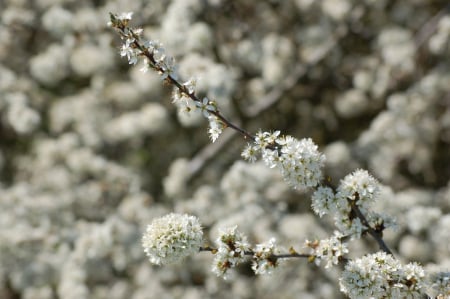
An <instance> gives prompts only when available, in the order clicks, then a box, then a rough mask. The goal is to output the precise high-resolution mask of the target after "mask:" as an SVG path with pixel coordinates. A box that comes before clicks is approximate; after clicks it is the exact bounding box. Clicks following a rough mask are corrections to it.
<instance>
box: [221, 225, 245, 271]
mask: <svg viewBox="0 0 450 299" xmlns="http://www.w3.org/2000/svg"><path fill="white" fill-rule="evenodd" d="M216 243H217V252H216V254H215V258H214V262H213V267H212V271H213V272H214V273H216V274H217V276H220V277H223V278H224V279H227V278H228V277H229V275H230V272H229V270H230V269H231V268H234V267H236V266H237V265H238V264H239V263H242V262H243V261H244V260H245V253H246V252H248V251H249V250H250V244H249V243H248V242H247V237H246V236H245V235H244V234H242V233H241V232H239V231H238V230H237V226H234V227H230V228H226V229H224V230H221V231H220V236H219V237H218V238H217V241H216Z"/></svg>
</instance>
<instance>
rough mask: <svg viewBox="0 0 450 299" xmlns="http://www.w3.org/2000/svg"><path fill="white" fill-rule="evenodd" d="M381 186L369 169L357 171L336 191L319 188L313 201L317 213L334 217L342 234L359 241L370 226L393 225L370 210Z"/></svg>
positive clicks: (384, 226)
mask: <svg viewBox="0 0 450 299" xmlns="http://www.w3.org/2000/svg"><path fill="white" fill-rule="evenodd" d="M379 189H380V186H379V183H378V181H377V180H376V179H375V178H374V177H372V176H371V175H370V174H369V173H368V172H367V171H366V170H362V169H358V170H356V171H354V172H353V173H351V174H349V175H347V176H346V177H345V178H344V179H343V180H341V182H340V184H339V186H338V188H337V190H336V192H334V191H333V189H332V188H330V187H323V186H320V187H318V188H317V189H316V190H315V191H314V193H313V195H312V197H311V199H312V204H311V205H312V209H313V211H314V213H316V214H317V215H319V216H320V217H322V216H323V215H326V214H331V215H333V217H334V221H335V225H336V227H337V228H338V229H339V231H340V232H341V233H342V234H343V235H345V236H349V237H351V238H359V237H360V236H361V233H362V232H363V231H365V230H367V229H368V227H367V224H370V225H372V224H373V225H375V226H373V228H375V227H376V225H379V226H380V227H381V226H382V227H383V228H386V227H388V226H389V225H391V224H393V221H392V220H391V219H390V218H389V217H388V216H385V215H381V214H377V213H374V212H372V211H370V206H371V204H373V203H374V202H375V200H376V199H377V197H378V193H379ZM355 208H357V209H358V210H359V211H360V212H361V213H362V214H363V215H364V216H365V218H366V220H367V223H366V224H364V223H362V219H361V218H360V217H358V215H355V212H356V211H355Z"/></svg>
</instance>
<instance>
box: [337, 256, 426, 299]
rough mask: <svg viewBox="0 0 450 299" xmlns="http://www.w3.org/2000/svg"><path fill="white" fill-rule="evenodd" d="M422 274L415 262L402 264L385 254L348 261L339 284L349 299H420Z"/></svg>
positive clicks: (422, 282)
mask: <svg viewBox="0 0 450 299" xmlns="http://www.w3.org/2000/svg"><path fill="white" fill-rule="evenodd" d="M424 276H425V274H424V271H423V269H422V267H421V266H419V265H418V264H416V263H411V264H408V265H402V264H401V263H400V262H399V261H398V260H396V259H395V258H394V257H393V256H392V255H390V254H387V253H385V252H377V253H375V254H369V255H366V256H364V257H362V258H360V259H356V260H353V261H350V262H349V263H348V264H347V265H346V266H345V270H344V271H343V272H342V277H341V279H340V281H339V283H340V286H341V291H343V292H344V293H345V294H347V295H348V296H349V297H350V298H423V297H424V295H425V288H424Z"/></svg>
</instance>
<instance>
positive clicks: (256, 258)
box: [252, 238, 280, 274]
mask: <svg viewBox="0 0 450 299" xmlns="http://www.w3.org/2000/svg"><path fill="white" fill-rule="evenodd" d="M279 253H280V250H279V249H278V248H277V247H276V245H275V239H274V238H272V239H270V240H269V242H267V243H263V244H257V245H256V248H255V249H254V250H253V264H252V269H253V271H254V272H255V274H272V273H273V270H274V269H275V268H277V267H278V266H279V264H280V259H278V258H276V257H274V255H276V254H279Z"/></svg>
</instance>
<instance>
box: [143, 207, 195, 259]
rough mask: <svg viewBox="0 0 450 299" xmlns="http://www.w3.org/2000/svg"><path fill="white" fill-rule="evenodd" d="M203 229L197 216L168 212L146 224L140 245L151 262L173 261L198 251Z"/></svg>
mask: <svg viewBox="0 0 450 299" xmlns="http://www.w3.org/2000/svg"><path fill="white" fill-rule="evenodd" d="M202 243H203V231H202V227H201V225H200V222H199V220H198V218H197V217H195V216H189V215H186V214H184V215H181V214H175V213H172V214H168V215H166V216H164V217H161V218H157V219H155V220H153V222H152V223H151V224H150V225H148V226H147V230H146V232H145V233H144V235H143V237H142V246H143V247H144V251H145V253H146V255H147V256H148V258H149V260H150V262H151V263H153V264H156V265H162V264H170V263H175V262H178V261H180V260H182V259H183V258H185V257H187V256H190V255H192V254H194V253H196V252H198V251H199V249H200V247H201V245H202Z"/></svg>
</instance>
